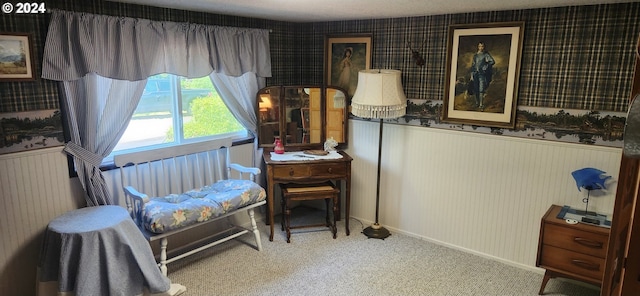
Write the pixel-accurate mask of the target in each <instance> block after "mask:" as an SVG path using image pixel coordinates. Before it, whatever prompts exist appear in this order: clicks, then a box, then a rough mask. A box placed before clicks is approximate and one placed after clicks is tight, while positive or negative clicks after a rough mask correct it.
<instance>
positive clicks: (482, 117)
mask: <svg viewBox="0 0 640 296" xmlns="http://www.w3.org/2000/svg"><path fill="white" fill-rule="evenodd" d="M523 34H524V22H509V23H488V24H466V25H452V26H450V27H449V37H448V43H447V69H446V70H447V71H446V72H447V74H446V76H445V79H446V81H445V96H444V99H443V112H442V120H443V121H445V122H453V123H462V124H471V125H479V126H491V127H503V128H513V127H514V126H515V114H516V106H517V96H518V77H519V72H520V58H521V55H522V42H523Z"/></svg>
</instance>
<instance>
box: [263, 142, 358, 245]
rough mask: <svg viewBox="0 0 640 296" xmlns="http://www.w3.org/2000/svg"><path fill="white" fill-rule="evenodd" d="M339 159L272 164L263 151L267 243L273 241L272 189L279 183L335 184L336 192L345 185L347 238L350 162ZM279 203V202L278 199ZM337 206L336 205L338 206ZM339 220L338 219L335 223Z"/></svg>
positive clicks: (268, 153)
mask: <svg viewBox="0 0 640 296" xmlns="http://www.w3.org/2000/svg"><path fill="white" fill-rule="evenodd" d="M339 153H340V154H341V155H342V158H340V159H328V160H301V161H273V160H272V159H271V152H270V151H267V150H266V149H265V151H264V153H263V159H264V163H265V164H266V166H267V205H268V206H269V211H268V214H267V215H268V216H269V217H268V218H269V226H270V229H271V232H270V233H269V241H273V224H274V223H273V203H274V196H275V195H274V192H275V190H274V188H275V186H276V185H277V184H280V183H301V184H304V183H317V182H322V181H337V182H338V183H337V185H338V188H341V187H342V182H343V181H344V182H345V190H344V198H345V210H344V211H345V218H344V219H345V230H346V233H347V235H349V207H350V205H351V161H352V160H353V158H351V156H349V154H347V153H346V152H344V151H340V152H339ZM278 200H279V199H278ZM339 204H340V203H339ZM338 220H339V219H338Z"/></svg>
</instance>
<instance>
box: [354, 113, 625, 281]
mask: <svg viewBox="0 0 640 296" xmlns="http://www.w3.org/2000/svg"><path fill="white" fill-rule="evenodd" d="M378 135H379V121H362V120H350V126H349V148H348V149H347V152H348V153H349V154H350V155H351V156H352V157H353V159H354V160H353V166H352V191H351V192H352V195H351V215H352V216H353V217H356V218H358V219H361V220H362V221H363V222H364V223H365V227H366V226H367V224H368V223H370V222H372V221H373V220H374V218H375V195H376V183H375V180H376V171H377V157H378V154H377V151H378ZM382 141H383V147H382V160H381V163H382V172H381V180H380V183H381V188H380V214H379V221H380V224H382V225H383V226H385V227H387V228H389V229H390V230H391V231H392V232H394V231H396V232H401V233H405V234H408V235H412V236H416V237H420V238H423V239H425V240H428V241H432V242H435V243H439V244H443V245H446V246H450V247H453V248H456V249H460V250H464V251H468V252H472V253H475V254H478V255H481V256H485V257H490V258H494V259H498V260H500V261H503V262H505V263H508V264H511V265H516V266H520V267H523V268H525V269H531V270H534V271H537V272H541V270H540V269H538V268H536V267H535V260H536V253H537V245H538V235H539V229H540V219H541V218H542V216H543V215H544V213H545V212H546V211H547V209H548V208H549V206H550V205H552V204H558V205H570V206H575V207H578V208H583V207H584V204H583V203H582V199H583V197H586V191H585V190H584V189H583V190H582V192H579V191H578V188H577V186H576V182H575V181H574V179H573V177H572V176H571V172H572V171H574V170H577V169H581V168H584V167H594V168H598V169H600V170H603V171H605V172H607V174H608V175H611V176H613V178H612V179H613V180H614V181H615V180H617V179H618V170H619V167H620V157H621V153H622V152H621V149H618V148H610V147H602V146H590V145H582V144H568V143H560V142H554V141H545V140H530V139H522V138H515V137H507V136H496V135H486V134H478V133H472V132H462V131H454V130H443V129H435V128H424V127H417V126H407V125H398V124H385V125H384V129H383V139H382ZM607 184H608V185H609V183H607ZM616 184H617V183H615V182H612V183H611V184H610V185H609V186H608V190H607V192H606V193H605V192H601V193H598V194H596V193H595V192H593V193H592V194H591V199H590V202H589V209H590V210H596V211H598V212H601V213H606V214H608V215H610V214H611V213H612V212H613V204H614V199H615V191H616V190H615V189H616ZM596 195H600V196H596ZM351 225H354V226H356V227H359V223H352V224H351ZM359 231H360V229H352V233H354V234H355V235H359ZM389 239H393V236H391V237H390V238H389Z"/></svg>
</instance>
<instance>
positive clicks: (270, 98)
mask: <svg viewBox="0 0 640 296" xmlns="http://www.w3.org/2000/svg"><path fill="white" fill-rule="evenodd" d="M256 100H257V105H258V110H257V112H258V113H257V118H258V127H259V128H258V138H259V144H260V147H273V143H274V141H275V139H276V138H280V139H281V140H282V142H283V144H284V145H285V147H290V148H291V147H295V148H300V149H323V148H324V147H323V146H324V142H325V140H326V139H328V138H330V137H333V138H334V139H335V140H336V141H337V142H338V143H339V144H346V138H347V128H346V126H347V118H348V117H347V116H348V111H347V110H348V109H347V105H348V102H347V101H348V98H347V96H346V92H345V91H344V90H342V89H340V88H336V87H320V86H270V87H265V88H263V89H261V90H260V91H258V94H257V96H256Z"/></svg>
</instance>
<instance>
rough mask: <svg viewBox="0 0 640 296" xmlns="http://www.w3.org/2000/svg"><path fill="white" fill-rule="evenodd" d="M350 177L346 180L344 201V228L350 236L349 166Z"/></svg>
mask: <svg viewBox="0 0 640 296" xmlns="http://www.w3.org/2000/svg"><path fill="white" fill-rule="evenodd" d="M348 172H349V175H347V178H346V179H345V186H344V187H345V188H344V190H345V199H346V200H345V201H344V205H345V206H344V207H345V209H344V220H345V221H344V225H345V226H344V227H345V232H346V233H347V235H349V220H350V219H349V211H350V210H351V175H350V174H351V165H349V170H348Z"/></svg>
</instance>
